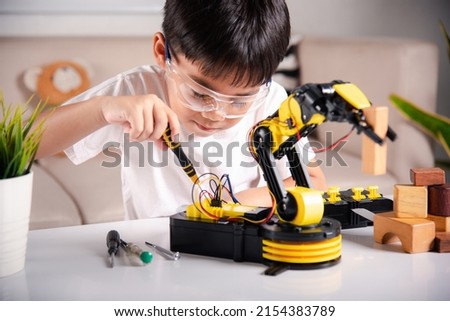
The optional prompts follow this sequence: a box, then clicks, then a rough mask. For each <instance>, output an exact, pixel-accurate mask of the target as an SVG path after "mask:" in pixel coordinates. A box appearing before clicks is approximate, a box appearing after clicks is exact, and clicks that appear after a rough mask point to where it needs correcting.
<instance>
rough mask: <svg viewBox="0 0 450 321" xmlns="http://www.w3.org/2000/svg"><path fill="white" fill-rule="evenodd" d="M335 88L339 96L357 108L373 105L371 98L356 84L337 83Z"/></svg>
mask: <svg viewBox="0 0 450 321" xmlns="http://www.w3.org/2000/svg"><path fill="white" fill-rule="evenodd" d="M333 88H334V90H335V91H336V93H337V94H338V95H339V96H341V97H342V98H343V99H345V101H347V102H348V103H349V104H350V105H352V106H353V107H355V108H356V109H363V108H367V107H370V106H371V104H370V101H369V99H367V97H366V95H364V93H363V92H362V91H361V90H360V89H359V88H358V87H357V86H356V85H355V84H352V83H343V84H335V85H333Z"/></svg>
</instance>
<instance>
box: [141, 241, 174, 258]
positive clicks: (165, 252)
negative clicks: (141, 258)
mask: <svg viewBox="0 0 450 321" xmlns="http://www.w3.org/2000/svg"><path fill="white" fill-rule="evenodd" d="M145 244H147V245H148V246H150V247H152V248H154V249H155V250H156V251H158V252H159V253H160V254H162V255H163V256H165V257H167V258H169V259H171V260H174V261H176V260H178V259H179V258H180V252H172V251H169V250H167V249H165V248H163V247H161V246H159V245H156V244H153V243H150V242H145Z"/></svg>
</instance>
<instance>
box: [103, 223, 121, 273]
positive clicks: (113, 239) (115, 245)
mask: <svg viewBox="0 0 450 321" xmlns="http://www.w3.org/2000/svg"><path fill="white" fill-rule="evenodd" d="M106 246H107V247H108V254H109V266H110V267H114V256H115V255H117V254H118V252H119V247H120V235H119V232H117V231H115V230H111V231H109V232H108V234H107V235H106Z"/></svg>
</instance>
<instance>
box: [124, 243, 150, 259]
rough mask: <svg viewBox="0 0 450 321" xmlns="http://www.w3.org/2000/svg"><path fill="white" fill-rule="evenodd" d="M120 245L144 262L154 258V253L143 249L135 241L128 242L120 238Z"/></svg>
mask: <svg viewBox="0 0 450 321" xmlns="http://www.w3.org/2000/svg"><path fill="white" fill-rule="evenodd" d="M120 245H121V246H122V247H123V248H124V250H125V251H127V252H128V253H130V254H134V255H136V256H137V257H139V259H140V260H141V261H142V263H145V264H147V263H150V262H151V261H152V259H153V254H152V253H150V252H147V251H144V250H142V249H141V248H140V247H139V246H138V245H136V244H134V243H127V242H125V241H124V240H122V239H121V240H120Z"/></svg>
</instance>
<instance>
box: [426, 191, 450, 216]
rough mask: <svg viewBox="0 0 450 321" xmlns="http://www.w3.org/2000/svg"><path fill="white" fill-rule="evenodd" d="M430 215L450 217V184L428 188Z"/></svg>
mask: <svg viewBox="0 0 450 321" xmlns="http://www.w3.org/2000/svg"><path fill="white" fill-rule="evenodd" d="M428 213H430V214H433V215H438V216H450V184H444V185H437V186H429V187H428Z"/></svg>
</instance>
